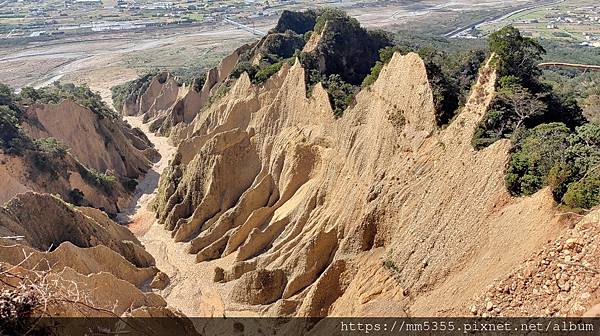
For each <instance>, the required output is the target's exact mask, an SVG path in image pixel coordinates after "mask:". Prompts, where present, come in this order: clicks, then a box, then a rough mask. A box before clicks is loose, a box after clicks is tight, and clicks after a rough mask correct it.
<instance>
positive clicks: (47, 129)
mask: <svg viewBox="0 0 600 336" xmlns="http://www.w3.org/2000/svg"><path fill="white" fill-rule="evenodd" d="M21 127H22V129H23V130H24V132H25V133H26V134H27V136H28V137H29V138H31V139H33V140H36V139H37V140H43V139H47V138H54V139H57V140H58V142H59V143H60V146H63V147H64V148H65V149H66V152H65V153H63V154H61V155H55V154H46V155H44V154H43V153H41V152H40V153H35V152H27V153H25V154H24V155H9V154H0V177H1V178H2V180H3V181H6V183H3V188H2V189H1V190H0V203H5V202H7V201H8V200H10V199H11V198H12V197H14V196H15V195H17V194H19V193H23V192H27V191H36V192H41V193H51V194H58V195H60V196H61V197H62V199H64V200H66V201H68V202H71V203H75V204H81V205H88V206H92V207H95V208H98V209H103V210H105V211H106V212H108V213H111V214H115V213H118V212H119V211H120V209H123V208H126V207H128V206H129V203H130V201H131V197H132V194H133V188H134V187H135V183H136V182H135V180H137V179H140V178H141V177H143V176H144V175H145V173H146V172H147V171H148V170H149V169H150V167H151V166H152V162H153V161H156V160H157V159H158V158H159V156H160V155H159V154H158V152H157V151H156V150H155V149H154V148H153V147H152V144H151V143H150V142H149V140H148V138H147V137H146V136H145V135H144V134H143V133H142V132H141V131H140V130H139V129H133V128H131V127H130V126H129V125H127V124H126V123H125V122H123V121H122V120H121V119H118V118H116V117H107V116H100V115H98V114H96V113H94V112H92V111H91V110H90V109H88V108H86V107H83V106H81V105H79V104H77V103H75V102H74V101H72V100H63V101H61V102H60V103H58V104H34V105H32V106H29V107H28V108H27V109H26V112H25V115H24V117H23V122H22V124H21ZM98 174H105V176H110V177H111V180H110V181H108V180H106V181H102V180H100V179H99V176H98ZM132 187H133V188H132Z"/></svg>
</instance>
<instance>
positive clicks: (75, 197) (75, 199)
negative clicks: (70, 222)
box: [68, 188, 85, 206]
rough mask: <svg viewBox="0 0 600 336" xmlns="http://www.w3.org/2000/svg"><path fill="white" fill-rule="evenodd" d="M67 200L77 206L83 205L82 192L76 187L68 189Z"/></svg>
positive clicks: (83, 197)
mask: <svg viewBox="0 0 600 336" xmlns="http://www.w3.org/2000/svg"><path fill="white" fill-rule="evenodd" d="M68 196H69V202H70V203H72V204H75V205H77V206H81V205H83V203H84V202H85V195H84V194H83V192H82V191H81V190H79V189H77V188H75V189H71V191H69V195H68Z"/></svg>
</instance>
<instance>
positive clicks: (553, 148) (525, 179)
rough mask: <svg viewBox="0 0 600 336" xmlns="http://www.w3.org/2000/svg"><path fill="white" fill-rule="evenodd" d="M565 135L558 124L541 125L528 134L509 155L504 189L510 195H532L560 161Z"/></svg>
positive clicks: (567, 130)
mask: <svg viewBox="0 0 600 336" xmlns="http://www.w3.org/2000/svg"><path fill="white" fill-rule="evenodd" d="M569 133H570V131H569V129H568V128H567V127H566V126H565V125H564V124H561V123H553V124H542V125H539V126H537V127H535V128H534V129H532V130H530V131H528V132H527V134H526V136H524V137H523V138H522V140H520V141H519V142H518V143H517V144H516V145H515V148H514V149H513V152H512V154H511V157H510V160H509V163H508V167H507V170H506V176H505V181H506V187H507V189H508V190H509V191H510V192H511V193H512V194H513V195H532V194H534V193H535V192H537V191H538V190H540V189H541V188H542V187H543V186H544V185H546V184H547V182H548V179H547V178H546V177H547V176H548V175H549V174H550V172H551V170H552V169H553V168H554V167H555V166H556V165H557V163H560V162H561V160H562V159H563V157H564V153H565V150H566V149H567V147H568V142H567V139H568V137H569ZM554 174H556V172H555V173H554Z"/></svg>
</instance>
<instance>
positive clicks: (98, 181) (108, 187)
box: [79, 166, 117, 194]
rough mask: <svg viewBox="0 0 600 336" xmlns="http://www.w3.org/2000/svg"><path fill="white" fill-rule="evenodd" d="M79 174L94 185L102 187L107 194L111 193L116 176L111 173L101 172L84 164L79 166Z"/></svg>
mask: <svg viewBox="0 0 600 336" xmlns="http://www.w3.org/2000/svg"><path fill="white" fill-rule="evenodd" d="M79 174H80V175H81V177H83V179H84V180H86V181H87V182H89V183H91V184H92V185H94V186H96V187H100V188H102V189H103V190H104V192H106V193H107V194H111V193H112V192H113V189H114V186H115V184H116V182H117V178H116V177H115V176H114V175H112V174H109V173H101V172H99V171H96V170H95V169H92V168H86V167H84V166H79Z"/></svg>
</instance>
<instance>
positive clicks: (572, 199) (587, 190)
mask: <svg viewBox="0 0 600 336" xmlns="http://www.w3.org/2000/svg"><path fill="white" fill-rule="evenodd" d="M562 201H563V203H564V204H565V205H567V206H569V207H571V208H574V209H591V208H593V207H595V206H596V205H598V204H599V203H600V176H598V175H597V174H595V173H594V174H592V175H590V176H585V177H584V178H582V179H581V180H579V181H577V182H573V183H571V184H570V185H569V187H568V189H567V192H566V193H565V195H564V196H563V198H562Z"/></svg>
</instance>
